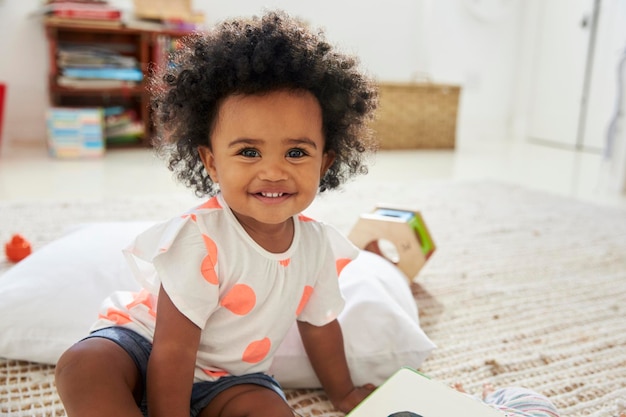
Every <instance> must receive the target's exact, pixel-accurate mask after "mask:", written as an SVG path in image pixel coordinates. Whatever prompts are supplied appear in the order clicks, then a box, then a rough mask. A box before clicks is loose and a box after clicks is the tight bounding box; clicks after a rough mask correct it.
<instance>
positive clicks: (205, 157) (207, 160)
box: [198, 146, 219, 184]
mask: <svg viewBox="0 0 626 417" xmlns="http://www.w3.org/2000/svg"><path fill="white" fill-rule="evenodd" d="M198 154H199V155H200V159H201V160H202V164H203V165H204V169H206V172H207V173H208V174H209V177H211V181H213V182H214V183H216V184H217V183H218V182H219V179H218V178H217V170H216V169H215V157H214V156H213V152H211V149H209V147H208V146H198Z"/></svg>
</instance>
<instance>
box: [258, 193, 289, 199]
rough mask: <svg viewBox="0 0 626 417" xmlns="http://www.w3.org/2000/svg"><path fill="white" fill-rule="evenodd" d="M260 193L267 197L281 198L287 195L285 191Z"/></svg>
mask: <svg viewBox="0 0 626 417" xmlns="http://www.w3.org/2000/svg"><path fill="white" fill-rule="evenodd" d="M259 194H261V195H262V196H263V197H266V198H279V197H282V196H284V195H285V193H264V192H262V193H259Z"/></svg>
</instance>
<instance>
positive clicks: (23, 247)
mask: <svg viewBox="0 0 626 417" xmlns="http://www.w3.org/2000/svg"><path fill="white" fill-rule="evenodd" d="M4 252H5V253H6V255H7V259H8V260H9V261H11V262H19V261H21V260H22V259H24V258H26V257H27V256H28V255H30V253H31V252H32V249H31V247H30V242H29V241H28V240H26V239H24V237H23V236H22V235H13V237H12V238H11V241H10V242H8V243H7V244H6V245H4Z"/></svg>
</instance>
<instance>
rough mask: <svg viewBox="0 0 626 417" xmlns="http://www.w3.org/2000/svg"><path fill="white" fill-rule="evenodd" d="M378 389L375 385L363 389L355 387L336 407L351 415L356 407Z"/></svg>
mask: <svg viewBox="0 0 626 417" xmlns="http://www.w3.org/2000/svg"><path fill="white" fill-rule="evenodd" d="M375 389H376V386H375V385H373V384H365V385H363V386H362V387H354V389H352V391H350V392H349V393H348V395H346V396H345V397H344V398H343V399H342V400H341V401H339V402H338V403H337V404H336V405H335V406H336V407H337V408H338V409H339V410H340V411H342V412H344V413H349V412H350V411H352V409H353V408H354V407H356V406H357V405H358V404H359V403H360V402H361V401H363V400H364V399H365V397H367V396H368V395H370V394H371V393H372V391H374V390H375Z"/></svg>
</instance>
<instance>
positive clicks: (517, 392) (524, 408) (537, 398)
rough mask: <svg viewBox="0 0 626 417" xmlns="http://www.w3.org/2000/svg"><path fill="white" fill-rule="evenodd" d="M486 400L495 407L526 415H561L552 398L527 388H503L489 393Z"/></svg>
mask: <svg viewBox="0 0 626 417" xmlns="http://www.w3.org/2000/svg"><path fill="white" fill-rule="evenodd" d="M484 401H485V402H486V403H487V404H490V405H492V406H493V407H495V408H498V409H500V410H503V411H505V412H509V413H510V414H513V415H515V416H524V417H559V413H558V411H557V410H556V408H555V407H554V405H553V404H552V403H551V402H550V400H549V399H548V398H547V397H545V396H544V395H541V394H539V393H536V392H534V391H531V390H529V389H526V388H517V387H511V388H502V389H499V390H497V391H494V392H491V393H488V394H487V395H486V396H485V398H484Z"/></svg>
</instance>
